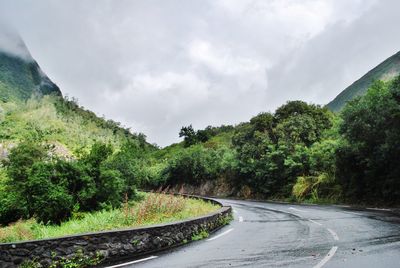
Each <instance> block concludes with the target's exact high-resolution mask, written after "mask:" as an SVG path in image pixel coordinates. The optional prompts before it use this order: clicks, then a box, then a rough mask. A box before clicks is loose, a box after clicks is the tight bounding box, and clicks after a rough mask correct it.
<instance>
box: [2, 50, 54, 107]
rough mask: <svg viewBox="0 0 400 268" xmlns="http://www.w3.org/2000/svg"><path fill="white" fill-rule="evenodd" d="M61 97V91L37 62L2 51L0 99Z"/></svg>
mask: <svg viewBox="0 0 400 268" xmlns="http://www.w3.org/2000/svg"><path fill="white" fill-rule="evenodd" d="M49 94H54V95H58V96H61V91H60V89H59V88H58V86H57V85H56V84H54V83H53V82H52V81H51V80H50V79H49V78H48V77H47V76H46V75H45V74H44V72H43V71H42V70H41V69H40V67H39V65H38V64H37V62H36V61H34V60H33V59H32V60H29V59H23V58H20V57H18V56H15V55H12V54H8V53H6V52H1V51H0V99H1V100H4V101H8V100H14V101H15V100H27V99H29V98H30V97H31V96H32V95H39V96H41V95H49Z"/></svg>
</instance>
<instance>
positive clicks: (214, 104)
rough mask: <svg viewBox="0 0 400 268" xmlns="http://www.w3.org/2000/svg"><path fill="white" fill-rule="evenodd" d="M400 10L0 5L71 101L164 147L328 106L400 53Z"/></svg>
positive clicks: (366, 5)
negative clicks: (190, 136)
mask: <svg viewBox="0 0 400 268" xmlns="http://www.w3.org/2000/svg"><path fill="white" fill-rule="evenodd" d="M399 10H400V1H397V0H393V1H390V0H387V1H385V0H381V1H375V0H362V1H361V0H359V1H358V0H354V1H350V0H343V1H340V0H321V1H311V0H310V1H307V0H298V1H295V0H293V1H284V0H276V1H272V0H270V1H268V0H264V1H254V0H237V1H235V0H209V1H207V0H199V1H189V0H182V1H172V0H158V1H151V0H145V1H134V0H130V1H123V0H119V1H111V0H109V1H106V0H69V1H61V0H59V1H57V0H30V1H28V0H18V1H16V0H9V1H8V0H1V1H0V17H1V18H2V19H3V20H4V21H6V22H7V23H8V24H12V25H13V26H14V27H15V28H16V29H17V30H18V31H19V33H20V35H21V36H22V38H23V39H24V40H25V43H26V45H27V47H28V48H29V50H30V52H31V54H32V55H33V57H34V58H35V59H36V60H37V61H38V63H39V64H40V65H41V67H42V69H43V70H44V71H45V72H46V73H47V75H48V76H49V77H50V78H51V79H52V80H53V81H54V82H55V83H56V84H58V85H59V86H60V88H61V90H62V92H63V94H64V95H69V96H71V97H72V96H74V97H77V98H78V99H79V103H80V104H81V105H83V106H85V107H86V108H88V109H91V110H93V111H95V112H96V113H97V114H98V115H100V116H101V115H105V116H106V117H107V118H111V119H114V120H116V121H120V122H121V123H123V124H124V125H126V126H127V127H131V128H132V130H134V131H138V132H143V133H144V134H145V135H147V137H148V140H149V141H150V142H155V143H157V144H159V145H161V146H165V145H168V144H170V143H172V142H177V141H179V138H178V132H179V129H180V127H181V126H184V125H188V124H193V126H194V127H195V128H196V129H197V128H204V127H206V126H207V125H221V124H236V123H239V122H242V121H247V120H249V119H250V117H251V116H254V115H256V114H258V113H259V112H261V111H273V110H274V109H275V108H276V107H278V106H279V105H282V104H283V103H285V102H286V101H287V100H295V99H301V100H305V101H307V102H312V103H318V104H326V103H327V102H329V101H330V100H331V99H333V98H334V97H335V96H336V95H337V94H338V93H339V92H341V91H342V90H343V89H344V88H345V87H346V86H348V85H349V84H351V83H352V82H353V81H354V80H356V79H358V78H359V77H360V76H362V75H363V74H364V73H365V72H367V71H368V70H369V69H371V68H372V67H374V66H375V65H377V64H378V63H380V62H381V61H382V60H384V59H386V58H387V57H389V56H391V55H392V54H394V53H396V52H397V51H398V50H400V34H399V32H398V26H399V25H400V16H399V15H398V12H399ZM0 45H1V42H0Z"/></svg>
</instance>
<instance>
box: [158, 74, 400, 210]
mask: <svg viewBox="0 0 400 268" xmlns="http://www.w3.org/2000/svg"><path fill="white" fill-rule="evenodd" d="M399 85H400V78H397V79H395V80H393V81H391V82H376V83H375V84H373V86H372V87H371V88H370V89H369V91H368V93H367V94H366V95H365V96H364V97H358V98H357V99H355V100H354V101H352V102H349V103H348V105H347V106H346V108H345V109H344V111H343V112H342V113H340V114H333V113H331V112H329V111H328V110H327V109H326V108H322V107H320V106H318V105H313V104H307V103H305V102H302V101H290V102H288V103H286V104H285V105H282V106H281V107H279V108H278V109H277V110H276V111H275V113H260V114H259V115H257V116H255V117H253V118H251V119H250V121H249V122H245V123H241V124H239V125H237V126H235V127H231V128H229V129H228V130H226V131H222V132H217V133H211V132H209V130H210V127H208V128H206V129H205V130H203V132H204V133H208V134H207V135H202V134H201V133H202V131H201V130H197V131H195V130H194V129H193V127H192V126H191V125H190V126H188V127H183V128H182V129H181V131H180V136H182V137H184V141H183V143H181V144H175V145H172V146H169V147H166V148H165V149H163V150H161V151H158V152H157V153H156V158H157V159H160V160H159V162H157V163H162V164H159V166H158V167H159V170H158V172H157V173H155V174H152V175H153V177H152V178H153V179H154V181H157V182H158V183H159V184H164V185H177V184H190V185H195V186H199V185H200V184H202V183H204V182H206V181H212V180H216V179H218V178H221V177H222V178H224V179H225V181H226V182H228V183H229V185H230V187H233V188H235V189H236V190H235V192H236V193H237V194H238V195H244V196H248V195H250V196H253V197H260V198H280V199H281V198H289V199H293V198H294V199H295V200H301V201H304V200H309V201H312V202H324V201H326V202H337V201H349V202H364V203H375V204H376V203H399V201H400V191H399V190H398V189H400V187H399V186H400V179H399V178H400V162H399V159H400V158H399V155H400V116H399V114H400V105H399V103H400V97H399V96H400V86H399ZM210 133H211V134H210ZM201 137H207V138H204V139H202V138H201ZM160 161H161V162H160ZM243 189H246V192H247V193H246V194H243Z"/></svg>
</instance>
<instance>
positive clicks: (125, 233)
mask: <svg viewBox="0 0 400 268" xmlns="http://www.w3.org/2000/svg"><path fill="white" fill-rule="evenodd" d="M195 198H199V197H195ZM206 200H207V201H212V202H214V203H215V202H216V203H218V202H217V201H215V200H209V199H206ZM218 204H219V203H218ZM220 205H221V204H220ZM230 214H231V207H226V206H222V207H221V208H220V209H219V210H217V211H216V212H213V213H210V214H208V215H205V216H202V217H198V218H194V219H190V220H185V221H180V222H174V223H170V224H160V225H153V226H149V227H141V228H134V229H127V230H117V231H106V232H97V233H88V234H82V235H73V236H66V237H61V238H55V239H45V240H36V241H27V242H16V243H4V244H0V268H8V267H18V265H19V264H21V263H22V262H24V261H25V260H28V259H31V260H32V259H35V260H36V261H38V262H40V263H41V264H42V265H43V266H44V267H46V266H48V265H49V263H50V262H51V259H52V255H56V256H57V258H61V257H66V258H70V257H72V256H74V254H76V252H77V251H78V250H82V251H83V253H84V255H86V256H94V255H96V254H97V253H100V254H101V255H102V256H103V257H104V262H105V263H114V262H117V261H120V260H123V259H129V258H135V257H137V256H140V255H145V254H149V253H152V252H155V251H160V250H164V249H168V248H171V247H174V246H178V245H181V244H185V243H187V242H189V241H191V239H192V236H193V235H195V234H198V233H199V232H200V231H201V230H206V231H207V232H213V231H215V230H217V229H218V228H220V227H222V226H223V225H224V223H226V220H225V218H226V217H228V216H230Z"/></svg>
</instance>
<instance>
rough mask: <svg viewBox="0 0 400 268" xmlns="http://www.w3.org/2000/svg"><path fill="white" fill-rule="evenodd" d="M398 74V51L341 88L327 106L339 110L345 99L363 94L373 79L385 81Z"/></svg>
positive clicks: (399, 60)
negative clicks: (344, 87)
mask: <svg viewBox="0 0 400 268" xmlns="http://www.w3.org/2000/svg"><path fill="white" fill-rule="evenodd" d="M398 74H400V52H397V53H396V54H394V55H393V56H391V57H390V58H388V59H386V60H385V61H383V62H382V63H381V64H379V65H378V66H376V67H375V68H373V69H372V70H371V71H369V72H368V73H366V74H365V75H364V76H363V77H361V78H360V79H358V80H357V81H355V82H354V83H353V84H351V85H350V86H349V87H347V88H346V89H345V90H343V91H342V92H341V93H340V94H339V95H338V96H337V97H336V98H335V99H334V100H333V101H331V102H330V103H328V105H327V107H328V108H329V109H330V110H331V111H334V112H337V111H340V110H341V109H342V108H343V107H344V105H345V104H346V102H347V101H349V100H351V99H353V98H355V97H356V96H359V95H364V94H365V93H366V92H367V89H368V88H369V87H370V86H371V84H372V82H373V81H375V80H383V81H387V80H390V79H393V78H394V77H395V76H397V75H398Z"/></svg>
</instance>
